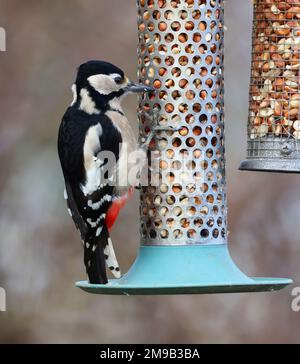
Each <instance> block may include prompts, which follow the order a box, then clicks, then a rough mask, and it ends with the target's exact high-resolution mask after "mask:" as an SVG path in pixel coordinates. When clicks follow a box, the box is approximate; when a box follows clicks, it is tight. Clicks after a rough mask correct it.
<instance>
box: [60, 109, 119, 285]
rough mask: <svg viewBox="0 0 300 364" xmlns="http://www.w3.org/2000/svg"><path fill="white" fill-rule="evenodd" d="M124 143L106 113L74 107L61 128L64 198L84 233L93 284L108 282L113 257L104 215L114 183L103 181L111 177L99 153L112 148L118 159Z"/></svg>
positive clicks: (82, 233)
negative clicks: (91, 111) (97, 113)
mask: <svg viewBox="0 0 300 364" xmlns="http://www.w3.org/2000/svg"><path fill="white" fill-rule="evenodd" d="M121 142H122V138H121V135H120V133H119V131H118V130H117V129H116V128H115V126H114V125H113V123H112V121H111V120H110V119H109V118H107V116H105V115H103V114H101V115H86V113H82V112H80V111H78V110H73V109H72V107H71V108H69V109H68V110H67V112H66V114H65V116H64V118H63V121H62V124H61V127H60V131H59V140H58V150H59V156H60V160H61V164H62V169H63V173H64V177H65V182H66V195H65V197H66V198H67V204H68V207H69V210H70V211H69V212H70V214H71V215H72V218H73V220H74V223H75V225H76V226H77V228H78V229H79V230H80V233H81V238H82V242H83V244H84V252H85V254H84V262H85V265H86V269H87V273H88V276H89V280H90V282H91V283H106V282H107V278H106V272H105V259H110V260H111V256H109V254H108V253H109V249H108V248H109V243H110V239H109V234H108V231H107V228H106V226H105V217H106V213H107V210H108V208H109V207H110V205H111V202H112V199H113V196H114V186H111V185H109V184H107V183H106V182H105V181H104V180H103V177H106V181H107V178H108V177H112V176H108V175H107V174H106V175H105V176H104V175H103V173H102V169H103V168H102V167H104V166H105V163H106V161H105V160H99V159H98V158H97V156H98V155H99V153H100V152H101V151H109V152H111V153H113V154H114V156H115V158H116V161H118V159H119V144H120V143H121ZM112 171H114V172H115V170H114V169H113V170H112ZM110 172H111V171H110ZM106 173H108V172H106ZM110 255H111V254H110ZM113 255H114V253H113ZM110 268H111V269H112V270H115V272H114V273H117V272H119V268H118V266H117V263H115V264H114V266H111V267H110Z"/></svg>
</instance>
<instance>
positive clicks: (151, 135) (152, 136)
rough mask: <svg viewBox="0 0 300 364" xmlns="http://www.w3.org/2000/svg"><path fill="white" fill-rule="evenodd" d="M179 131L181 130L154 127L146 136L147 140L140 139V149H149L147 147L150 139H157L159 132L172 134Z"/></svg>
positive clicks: (170, 127) (168, 127) (160, 126)
mask: <svg viewBox="0 0 300 364" xmlns="http://www.w3.org/2000/svg"><path fill="white" fill-rule="evenodd" d="M179 130H181V128H175V127H173V126H162V125H158V126H156V127H154V128H153V129H152V130H151V131H150V133H149V135H148V136H147V138H142V139H141V144H140V147H141V148H142V149H143V150H145V151H147V150H148V149H149V145H150V143H151V141H152V139H156V138H157V134H158V133H159V132H162V131H166V132H168V131H169V132H172V133H175V132H177V131H179Z"/></svg>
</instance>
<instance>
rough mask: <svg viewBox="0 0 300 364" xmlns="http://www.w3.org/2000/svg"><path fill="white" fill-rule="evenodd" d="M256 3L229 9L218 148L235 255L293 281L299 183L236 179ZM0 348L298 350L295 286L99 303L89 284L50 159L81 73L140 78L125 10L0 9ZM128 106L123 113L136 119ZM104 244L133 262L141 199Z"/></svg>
mask: <svg viewBox="0 0 300 364" xmlns="http://www.w3.org/2000/svg"><path fill="white" fill-rule="evenodd" d="M251 17H252V6H251V1H250V0H243V1H241V0H226V26H227V28H228V30H227V32H226V75H225V76H226V143H227V178H228V197H229V212H230V215H229V229H230V232H231V233H230V244H231V245H230V246H231V252H232V255H233V258H234V260H235V261H236V263H237V264H238V265H239V266H240V267H241V268H242V270H244V271H245V272H246V273H248V274H251V275H258V276H274V277H276V276H279V277H281V276H282V277H285V276H291V277H293V278H294V280H295V285H300V237H299V217H300V207H299V206H300V205H299V202H300V194H299V187H300V180H299V176H297V175H294V176H293V175H278V174H277V175H272V174H264V173H262V174H258V173H249V172H239V171H238V170H237V166H238V164H239V161H240V160H241V159H242V158H243V157H244V156H245V148H246V118H247V107H248V105H247V101H248V100H247V99H248V82H249V67H250V58H249V57H250V38H251ZM0 26H1V27H4V28H5V29H6V31H7V52H6V53H3V52H1V53H0V75H1V78H0V79H1V84H0V110H1V134H0V138H1V139H0V150H1V156H0V158H1V166H2V168H1V171H0V189H1V199H0V204H1V209H0V236H1V243H0V286H2V287H4V288H5V289H6V291H7V312H6V313H3V312H1V313H0V342H1V343H5V342H6V343H15V342H18V343H20V342H21V343H46V342H50V343H55V342H59V343H75V342H76V343H88V342H92V343H99V342H100V343H135V342H137V343H179V342H180V343H188V342H193V343H212V342H216V343H254V342H255V343H279V342H284V343H296V342H299V341H300V339H299V337H300V312H299V313H294V312H292V310H291V307H290V305H291V300H292V297H291V287H289V288H287V289H285V290H283V291H281V292H278V293H257V294H255V293H254V294H234V295H210V296H209V295H208V296H173V297H172V296H170V297H109V296H108V297H106V296H95V295H88V294H86V293H84V292H82V291H80V290H79V289H76V288H75V287H74V282H75V281H76V280H79V279H83V278H85V275H84V269H83V263H82V246H81V243H80V238H79V236H78V235H77V232H76V231H75V229H74V227H73V223H72V221H71V219H70V218H69V215H68V213H67V210H66V207H65V202H64V200H63V180H62V175H61V171H60V166H59V162H58V158H57V152H56V138H57V130H58V126H59V123H60V119H61V117H62V115H63V113H64V110H65V108H66V107H67V105H69V103H70V101H71V99H72V97H71V92H70V86H71V83H72V82H73V80H74V77H75V69H76V67H77V66H78V65H79V64H80V63H82V62H84V61H86V60H88V59H94V58H96V59H97V58H98V59H105V60H108V61H111V62H113V63H116V64H118V65H120V66H121V67H122V68H123V69H124V70H125V71H126V72H127V73H128V74H129V76H131V77H132V78H135V77H136V62H137V56H136V44H137V32H136V9H135V1H133V0H110V1H104V0H101V1H100V0H72V1H71V0H63V1H61V0H52V1H51V2H49V1H46V0H26V1H20V0H19V1H17V0H0ZM135 108H136V99H135V98H134V97H133V96H132V97H130V98H129V99H128V100H127V102H126V107H125V109H126V113H127V115H128V116H130V118H131V120H132V123H133V124H135V123H136V114H135ZM113 240H114V243H115V246H116V250H117V253H118V256H119V260H120V263H121V266H122V267H123V271H125V270H126V269H127V268H128V267H129V266H130V264H131V263H132V261H133V260H134V257H135V254H136V251H137V248H138V243H139V238H138V204H137V197H136V198H135V200H133V201H131V202H130V204H129V205H128V206H127V208H126V210H125V211H124V212H123V213H122V216H121V218H120V221H119V225H118V227H117V228H116V229H115V230H114V232H113Z"/></svg>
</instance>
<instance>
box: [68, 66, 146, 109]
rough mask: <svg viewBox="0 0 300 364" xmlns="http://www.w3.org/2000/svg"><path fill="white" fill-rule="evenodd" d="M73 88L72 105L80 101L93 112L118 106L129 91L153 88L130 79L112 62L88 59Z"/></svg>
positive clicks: (80, 105)
mask: <svg viewBox="0 0 300 364" xmlns="http://www.w3.org/2000/svg"><path fill="white" fill-rule="evenodd" d="M72 90H73V94H74V100H73V103H72V105H74V104H76V103H78V106H79V108H81V109H82V110H84V111H86V112H88V113H90V114H92V113H94V112H95V111H99V109H102V108H105V107H107V105H110V104H113V105H115V106H116V107H118V105H120V104H121V101H122V98H123V97H124V96H125V95H126V94H128V93H131V92H134V93H138V92H149V91H151V90H152V88H151V87H149V86H145V85H139V84H136V83H134V82H132V81H130V80H129V79H128V78H127V77H126V76H125V75H124V72H123V71H122V70H121V69H120V68H118V67H116V66H114V65H113V64H111V63H108V62H104V61H88V62H86V63H84V64H82V65H81V66H80V67H79V69H78V73H77V78H76V82H75V84H74V85H73V87H72ZM96 113H97V112H96Z"/></svg>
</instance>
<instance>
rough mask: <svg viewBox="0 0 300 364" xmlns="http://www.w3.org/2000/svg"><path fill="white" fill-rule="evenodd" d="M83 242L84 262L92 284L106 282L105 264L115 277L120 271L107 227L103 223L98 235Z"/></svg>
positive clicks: (119, 274) (118, 276)
mask: <svg viewBox="0 0 300 364" xmlns="http://www.w3.org/2000/svg"><path fill="white" fill-rule="evenodd" d="M86 240H87V241H85V243H84V263H85V266H86V271H87V275H88V278H89V282H90V283H92V284H106V283H107V282H108V281H107V275H106V266H105V263H106V265H107V267H108V269H109V270H110V271H111V272H112V273H113V274H114V276H115V277H116V278H120V276H121V272H120V268H119V265H118V262H117V259H116V255H115V252H114V248H113V246H112V241H111V238H110V236H109V232H108V229H107V227H106V225H105V224H104V225H103V227H102V230H101V233H100V235H99V236H98V237H92V238H90V239H86Z"/></svg>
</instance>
